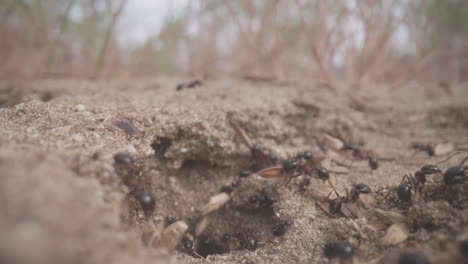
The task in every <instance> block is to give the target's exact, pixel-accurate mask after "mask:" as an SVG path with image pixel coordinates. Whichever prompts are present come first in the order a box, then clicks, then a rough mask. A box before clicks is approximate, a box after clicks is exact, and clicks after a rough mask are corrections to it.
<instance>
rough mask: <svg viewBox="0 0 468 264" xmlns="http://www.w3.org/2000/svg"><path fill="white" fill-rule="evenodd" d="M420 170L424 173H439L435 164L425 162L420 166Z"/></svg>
mask: <svg viewBox="0 0 468 264" xmlns="http://www.w3.org/2000/svg"><path fill="white" fill-rule="evenodd" d="M421 172H422V173H424V174H436V173H440V172H441V170H440V169H439V167H437V166H436V165H432V164H426V165H424V166H422V168H421Z"/></svg>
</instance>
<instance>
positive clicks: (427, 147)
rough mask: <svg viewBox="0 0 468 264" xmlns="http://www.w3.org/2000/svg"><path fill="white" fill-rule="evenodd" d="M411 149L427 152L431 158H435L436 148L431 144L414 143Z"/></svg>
mask: <svg viewBox="0 0 468 264" xmlns="http://www.w3.org/2000/svg"><path fill="white" fill-rule="evenodd" d="M411 148H413V149H415V150H419V151H423V152H426V153H427V155H429V156H434V153H435V152H434V147H432V146H431V145H429V144H422V143H413V144H411Z"/></svg>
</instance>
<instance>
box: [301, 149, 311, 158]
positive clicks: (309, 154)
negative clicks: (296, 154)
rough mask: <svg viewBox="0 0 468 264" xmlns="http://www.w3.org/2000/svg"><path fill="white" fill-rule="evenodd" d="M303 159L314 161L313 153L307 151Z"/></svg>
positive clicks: (303, 154)
mask: <svg viewBox="0 0 468 264" xmlns="http://www.w3.org/2000/svg"><path fill="white" fill-rule="evenodd" d="M302 157H303V158H304V159H305V160H312V157H313V155H312V152H310V151H306V152H304V153H302Z"/></svg>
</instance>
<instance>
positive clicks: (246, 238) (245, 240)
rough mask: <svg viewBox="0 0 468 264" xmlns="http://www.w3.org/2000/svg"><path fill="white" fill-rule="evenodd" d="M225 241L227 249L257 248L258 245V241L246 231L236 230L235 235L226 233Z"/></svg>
mask: <svg viewBox="0 0 468 264" xmlns="http://www.w3.org/2000/svg"><path fill="white" fill-rule="evenodd" d="M223 242H224V243H225V246H226V249H227V250H240V249H249V250H255V249H257V247H258V241H257V239H256V238H255V237H253V236H252V235H247V234H245V233H244V232H235V233H234V235H230V234H227V233H226V234H224V235H223Z"/></svg>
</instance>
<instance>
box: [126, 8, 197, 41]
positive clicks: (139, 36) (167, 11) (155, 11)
mask: <svg viewBox="0 0 468 264" xmlns="http://www.w3.org/2000/svg"><path fill="white" fill-rule="evenodd" d="M188 1H190V0H130V1H128V3H127V6H126V7H125V10H124V14H123V16H122V18H121V21H120V24H119V29H120V30H121V31H123V32H120V34H118V36H121V38H123V39H121V41H123V42H124V43H133V44H141V43H143V42H144V41H145V40H146V39H147V38H148V37H149V36H151V35H154V34H155V33H158V32H159V31H160V30H161V27H162V25H163V22H164V19H165V18H166V17H168V16H170V15H172V14H177V12H180V11H181V10H182V8H183V7H184V6H185V5H186V4H187V3H188Z"/></svg>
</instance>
